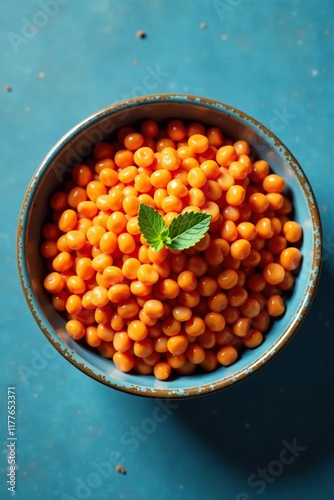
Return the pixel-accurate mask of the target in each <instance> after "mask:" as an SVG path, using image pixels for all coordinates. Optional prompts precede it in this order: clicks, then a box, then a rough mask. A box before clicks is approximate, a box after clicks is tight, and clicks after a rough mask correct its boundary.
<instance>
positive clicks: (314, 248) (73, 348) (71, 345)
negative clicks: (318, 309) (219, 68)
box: [18, 95, 321, 398]
mask: <svg viewBox="0 0 334 500" xmlns="http://www.w3.org/2000/svg"><path fill="white" fill-rule="evenodd" d="M147 118H152V119H155V120H157V121H158V122H161V121H164V120H168V119H171V118H179V119H182V120H185V121H189V122H191V121H199V122H202V123H204V124H207V125H210V126H219V127H220V128H221V129H222V131H223V133H224V134H225V135H226V136H227V137H230V138H232V139H235V140H237V139H244V140H246V141H248V142H249V144H250V146H251V148H252V154H253V156H255V157H258V158H261V159H263V160H267V161H268V163H269V165H270V167H271V169H272V171H273V172H275V173H277V174H280V175H282V176H283V177H284V178H285V180H286V183H287V185H288V189H289V191H290V194H291V197H292V201H293V205H294V219H295V220H296V221H297V222H299V223H300V224H301V225H302V227H303V241H302V245H301V252H302V254H303V262H302V268H301V272H300V274H299V276H298V278H297V279H296V284H295V288H294V290H293V293H292V294H291V297H289V298H288V300H287V308H286V312H285V314H284V315H283V316H282V317H281V318H280V319H278V320H276V321H275V322H274V324H273V326H272V327H271V329H270V331H269V332H268V333H267V334H266V336H265V340H264V342H263V343H262V344H261V345H260V346H259V347H257V348H256V349H247V350H245V351H244V352H243V353H242V356H241V357H240V359H239V360H238V361H237V362H236V363H235V364H234V365H231V366H229V367H220V368H218V369H217V370H216V371H214V372H210V373H200V374H192V375H189V376H180V377H177V378H175V379H173V380H169V381H166V382H162V381H159V380H157V379H155V378H154V376H153V375H152V376H151V375H149V376H148V375H145V376H143V375H136V374H132V373H128V374H127V373H122V372H120V371H118V370H117V369H116V368H115V367H114V365H113V363H112V361H111V360H109V359H105V358H103V357H101V355H99V354H98V352H97V351H93V350H91V349H90V348H88V347H84V346H83V344H81V343H78V342H75V341H73V340H72V339H71V338H70V337H69V335H68V334H67V332H66V330H65V319H64V318H63V317H62V316H61V315H60V314H59V313H58V312H57V311H55V310H54V309H53V307H52V304H51V301H50V297H49V296H48V294H47V293H46V292H45V290H44V288H43V279H44V276H45V267H44V263H43V259H42V257H41V256H40V254H39V247H40V243H41V228H42V226H43V224H44V223H45V219H46V216H47V212H48V208H47V207H48V200H49V198H50V195H51V194H52V193H53V192H54V191H55V190H56V189H57V188H58V189H59V185H60V184H61V183H62V182H63V181H64V180H65V179H66V178H67V176H69V175H70V172H71V169H72V168H73V167H74V166H75V165H76V164H79V163H83V162H84V158H85V157H86V156H88V155H89V154H90V153H91V152H92V149H93V147H94V145H95V144H97V143H99V142H101V141H102V140H106V139H108V138H110V137H111V136H112V134H113V132H114V131H116V130H117V129H118V128H120V127H123V126H127V125H133V124H135V123H136V122H140V121H141V120H143V119H147ZM320 261H321V228H320V220H319V213H318V209H317V205H316V201H315V198H314V195H313V193H312V190H311V187H310V185H309V183H308V181H307V179H306V177H305V174H304V173H303V171H302V169H301V167H300V166H299V165H298V163H297V161H296V160H295V158H294V157H293V156H292V155H291V153H290V152H289V151H288V150H287V149H286V148H285V146H284V145H283V144H282V143H281V142H280V141H279V139H278V138H277V137H275V136H274V135H273V134H272V133H271V132H270V131H269V130H267V129H266V128H265V127H263V126H262V125H261V124H259V123H258V122H257V121H256V120H254V119H252V118H250V117H249V116H247V115H245V114H244V113H242V112H240V111H238V110H236V109H234V108H231V107H230V106H227V105H225V104H222V103H218V102H216V101H212V100H208V99H204V98H200V97H193V96H180V95H157V96H147V97H139V98H135V99H130V100H129V101H124V102H121V103H119V104H116V105H112V106H110V107H107V108H105V109H103V110H101V111H99V112H97V113H96V114H94V115H92V116H90V117H89V118H87V119H86V120H84V121H83V122H81V123H80V124H79V125H77V126H76V127H74V128H73V129H72V130H70V131H69V132H68V133H67V134H66V135H65V136H64V137H63V138H62V139H61V140H60V141H59V142H58V143H57V144H56V145H55V146H54V147H53V148H52V150H51V151H50V152H49V153H48V155H47V156H46V157H45V158H44V160H43V161H42V163H41V164H40V166H39V168H38V170H37V171H36V173H35V175H34V177H33V178H32V180H31V183H30V185H29V187H28V190H27V193H26V196H25V199H24V202H23V205H22V209H21V213H20V221H19V230H18V265H19V272H20V278H21V283H22V286H23V290H24V293H25V296H26V299H27V302H28V304H29V307H30V309H31V311H32V313H33V315H34V317H35V320H36V321H37V323H38V325H39V327H40V328H41V330H42V331H43V332H44V334H45V335H46V337H47V338H48V340H49V341H50V342H51V343H52V344H53V345H54V347H55V348H56V349H57V350H58V351H59V352H60V353H61V354H62V355H63V356H65V357H66V358H67V359H68V360H69V361H70V362H71V363H72V364H73V365H74V366H76V367H77V368H79V369H80V370H82V371H83V372H84V373H86V374H87V375H90V376H92V377H93V378H95V379H97V380H99V381H100V382H102V383H105V384H107V385H109V386H110V387H113V388H116V389H119V390H122V391H125V392H130V393H132V394H138V395H143V396H151V397H160V398H168V397H170V398H172V397H188V396H196V395H200V394H205V393H209V392H212V391H215V390H219V389H223V388H226V387H229V386H231V385H232V384H234V383H236V382H239V381H241V380H242V379H244V378H245V377H247V376H248V375H250V374H251V373H253V372H254V371H256V370H257V369H258V368H260V367H262V366H263V365H264V364H265V363H266V362H267V361H269V360H270V359H271V358H272V357H273V356H274V355H275V354H277V353H278V352H279V351H280V349H281V348H282V347H283V346H284V345H285V344H286V343H287V342H288V340H289V339H290V338H291V337H292V335H293V334H294V333H295V331H296V330H297V328H298V327H299V326H300V324H301V321H302V320H303V318H304V316H305V314H306V312H307V310H308V308H309V306H310V303H311V301H312V298H313V296H314V293H315V290H316V285H317V282H318V278H319V273H320ZM37 342H38V337H36V343H37Z"/></svg>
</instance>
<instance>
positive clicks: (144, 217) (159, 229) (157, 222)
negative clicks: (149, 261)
mask: <svg viewBox="0 0 334 500" xmlns="http://www.w3.org/2000/svg"><path fill="white" fill-rule="evenodd" d="M138 226H139V229H140V232H141V233H142V235H143V236H144V238H145V239H146V241H147V243H149V245H151V247H153V248H154V249H155V250H157V251H159V250H161V248H162V247H163V246H164V238H165V237H166V234H167V232H168V229H167V228H166V226H165V222H164V220H163V218H162V217H161V215H160V214H159V212H158V211H157V210H154V208H152V207H149V206H148V205H145V204H144V203H141V204H140V205H139V211H138Z"/></svg>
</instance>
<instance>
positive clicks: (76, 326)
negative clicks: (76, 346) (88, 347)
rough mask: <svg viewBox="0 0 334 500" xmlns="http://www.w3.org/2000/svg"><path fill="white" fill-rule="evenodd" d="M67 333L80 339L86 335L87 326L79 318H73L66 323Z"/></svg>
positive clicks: (73, 337) (75, 338)
mask: <svg viewBox="0 0 334 500" xmlns="http://www.w3.org/2000/svg"><path fill="white" fill-rule="evenodd" d="M65 328H66V331H67V333H68V334H69V335H70V336H71V337H72V339H74V340H80V339H82V337H84V336H85V333H86V328H85V326H84V325H83V323H82V322H81V321H79V320H77V319H71V320H69V321H67V323H66V325H65Z"/></svg>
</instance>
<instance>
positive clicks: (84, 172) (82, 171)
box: [72, 164, 93, 187]
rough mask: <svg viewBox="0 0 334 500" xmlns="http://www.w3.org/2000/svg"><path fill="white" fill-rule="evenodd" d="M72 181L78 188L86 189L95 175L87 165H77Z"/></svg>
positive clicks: (73, 171)
mask: <svg viewBox="0 0 334 500" xmlns="http://www.w3.org/2000/svg"><path fill="white" fill-rule="evenodd" d="M72 179H73V181H74V183H75V184H76V185H77V186H80V187H85V186H87V184H88V183H89V182H90V181H91V180H92V179H93V173H92V171H91V169H90V168H89V167H88V166H87V165H84V164H80V165H76V166H75V167H74V169H73V170H72Z"/></svg>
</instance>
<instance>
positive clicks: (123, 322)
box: [41, 119, 302, 380]
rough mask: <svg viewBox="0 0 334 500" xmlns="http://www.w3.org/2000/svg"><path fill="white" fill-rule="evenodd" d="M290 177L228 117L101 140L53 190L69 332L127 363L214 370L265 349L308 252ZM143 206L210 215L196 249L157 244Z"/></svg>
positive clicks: (126, 366)
mask: <svg viewBox="0 0 334 500" xmlns="http://www.w3.org/2000/svg"><path fill="white" fill-rule="evenodd" d="M284 188H285V180H284V179H283V178H282V177H281V176H279V175H277V174H275V173H272V172H271V171H270V166H269V165H268V163H267V162H266V161H264V160H261V159H256V160H254V159H253V158H252V154H251V148H250V146H249V144H248V143H247V142H246V141H243V140H238V141H232V140H231V139H229V138H226V137H224V136H223V134H222V131H221V130H220V129H219V128H218V127H205V126H204V125H203V124H201V123H190V124H186V123H184V122H182V121H181V120H170V121H169V122H168V123H167V125H166V126H165V127H163V126H160V124H159V123H157V122H156V121H154V120H150V119H148V120H145V121H144V122H142V123H141V125H140V126H139V127H138V128H137V129H134V128H132V127H123V128H121V129H120V130H119V131H118V133H117V139H115V140H114V141H112V142H110V143H107V142H102V143H100V144H97V145H96V146H95V148H94V152H93V156H92V158H89V159H88V160H87V162H86V163H84V164H81V165H77V166H76V167H75V168H74V169H73V171H72V178H71V179H70V180H69V181H67V182H66V183H64V185H63V186H61V187H60V189H59V191H57V192H55V193H54V194H53V195H52V197H51V199H50V209H51V212H52V218H50V219H49V220H48V221H47V223H46V224H45V225H44V227H43V230H42V239H43V241H42V244H41V254H42V256H43V258H45V259H46V264H47V269H48V274H47V275H46V276H45V279H44V287H45V289H46V290H47V291H48V292H49V293H50V294H51V297H52V304H53V306H54V308H55V309H56V310H57V311H59V312H60V313H62V314H64V315H65V317H66V330H67V332H68V334H69V335H70V336H71V337H72V338H73V339H74V340H76V341H79V340H81V341H82V340H83V341H85V342H86V343H87V344H88V345H89V346H90V347H91V348H93V349H97V351H98V352H99V353H100V355H101V356H104V357H106V358H110V359H112V360H113V362H114V364H115V366H116V367H117V368H118V369H119V370H121V371H123V372H131V371H134V372H136V373H139V374H143V375H147V374H154V375H155V377H157V378H158V379H159V380H166V379H168V378H169V377H170V376H171V374H172V373H178V374H180V375H188V374H191V373H193V372H194V371H195V370H196V368H197V367H200V368H201V369H203V370H205V371H213V370H215V369H216V368H217V366H220V365H223V366H229V365H231V364H233V363H235V362H236V361H237V359H238V358H239V357H240V356H241V355H242V351H243V350H244V349H254V348H256V347H257V346H259V345H260V344H261V343H262V342H263V340H264V336H265V334H266V333H267V332H268V330H269V329H270V325H271V322H272V321H274V319H275V318H276V317H280V316H281V315H283V314H284V312H285V297H286V293H289V292H290V291H291V290H292V289H293V286H294V281H295V277H296V274H297V272H298V269H299V267H300V263H301V258H302V255H301V252H300V250H299V248H298V244H299V243H300V241H301V238H302V229H301V226H300V225H299V224H298V223H297V222H295V221H294V220H292V212H293V205H292V203H291V201H290V200H289V199H288V198H287V197H286V196H285V195H284ZM141 203H143V204H145V205H148V206H150V207H152V208H154V209H156V210H158V212H159V213H160V214H161V215H162V217H163V219H164V223H165V225H166V226H169V224H170V223H171V221H172V220H173V219H174V218H175V217H176V216H177V215H178V214H180V213H183V212H185V211H189V210H190V211H193V212H199V211H200V212H203V213H206V214H209V215H211V216H212V218H211V223H210V228H209V231H208V233H207V234H205V236H204V237H203V238H202V239H201V240H200V241H199V242H198V243H197V244H196V245H194V246H193V247H191V248H189V249H187V250H182V251H180V250H178V251H176V250H171V249H169V248H166V247H163V248H162V249H161V250H158V251H157V250H155V249H154V248H152V247H151V246H150V245H149V244H148V243H147V241H146V239H145V238H144V236H143V235H142V234H141V233H140V230H139V225H138V210H139V206H140V204H141Z"/></svg>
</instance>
